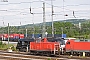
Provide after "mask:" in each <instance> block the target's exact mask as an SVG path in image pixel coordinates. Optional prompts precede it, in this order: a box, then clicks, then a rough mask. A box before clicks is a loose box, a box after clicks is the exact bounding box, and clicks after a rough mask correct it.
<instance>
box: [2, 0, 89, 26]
mask: <svg viewBox="0 0 90 60" xmlns="http://www.w3.org/2000/svg"><path fill="white" fill-rule="evenodd" d="M51 1H52V4H51ZM43 2H45V21H46V22H50V21H52V17H51V14H52V8H51V5H53V12H54V15H53V21H58V20H66V19H90V0H8V2H2V1H0V27H4V26H7V25H8V23H9V24H10V26H20V25H26V24H33V23H34V24H36V23H42V22H43ZM30 7H31V12H32V13H34V14H30ZM73 11H74V15H75V17H76V18H75V17H74V16H73ZM66 14H67V15H68V16H65V15H66Z"/></svg>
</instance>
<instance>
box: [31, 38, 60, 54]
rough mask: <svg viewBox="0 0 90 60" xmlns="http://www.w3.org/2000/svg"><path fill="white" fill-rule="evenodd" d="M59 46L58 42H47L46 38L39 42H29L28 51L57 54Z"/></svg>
mask: <svg viewBox="0 0 90 60" xmlns="http://www.w3.org/2000/svg"><path fill="white" fill-rule="evenodd" d="M59 47H60V43H58V42H48V41H47V39H46V38H44V39H42V40H41V41H39V42H37V41H36V42H30V51H31V52H35V53H43V54H57V53H58V50H59Z"/></svg>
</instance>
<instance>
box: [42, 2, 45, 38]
mask: <svg viewBox="0 0 90 60" xmlns="http://www.w3.org/2000/svg"><path fill="white" fill-rule="evenodd" d="M45 24H46V21H45V2H43V31H42V38H44V37H45V31H46V29H45Z"/></svg>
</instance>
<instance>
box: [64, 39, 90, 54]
mask: <svg viewBox="0 0 90 60" xmlns="http://www.w3.org/2000/svg"><path fill="white" fill-rule="evenodd" d="M65 52H66V53H71V54H72V55H73V54H81V55H82V54H83V52H85V54H86V55H90V40H68V41H67V43H66V45H65Z"/></svg>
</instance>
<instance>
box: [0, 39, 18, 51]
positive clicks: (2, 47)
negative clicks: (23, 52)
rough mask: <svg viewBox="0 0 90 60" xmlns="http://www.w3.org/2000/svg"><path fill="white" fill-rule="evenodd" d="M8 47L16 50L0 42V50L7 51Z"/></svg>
mask: <svg viewBox="0 0 90 60" xmlns="http://www.w3.org/2000/svg"><path fill="white" fill-rule="evenodd" d="M8 46H9V47H11V46H12V48H11V49H12V50H14V51H15V50H16V48H15V47H14V46H13V45H12V44H9V45H8V44H5V43H2V42H1V41H0V50H7V49H8Z"/></svg>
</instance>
